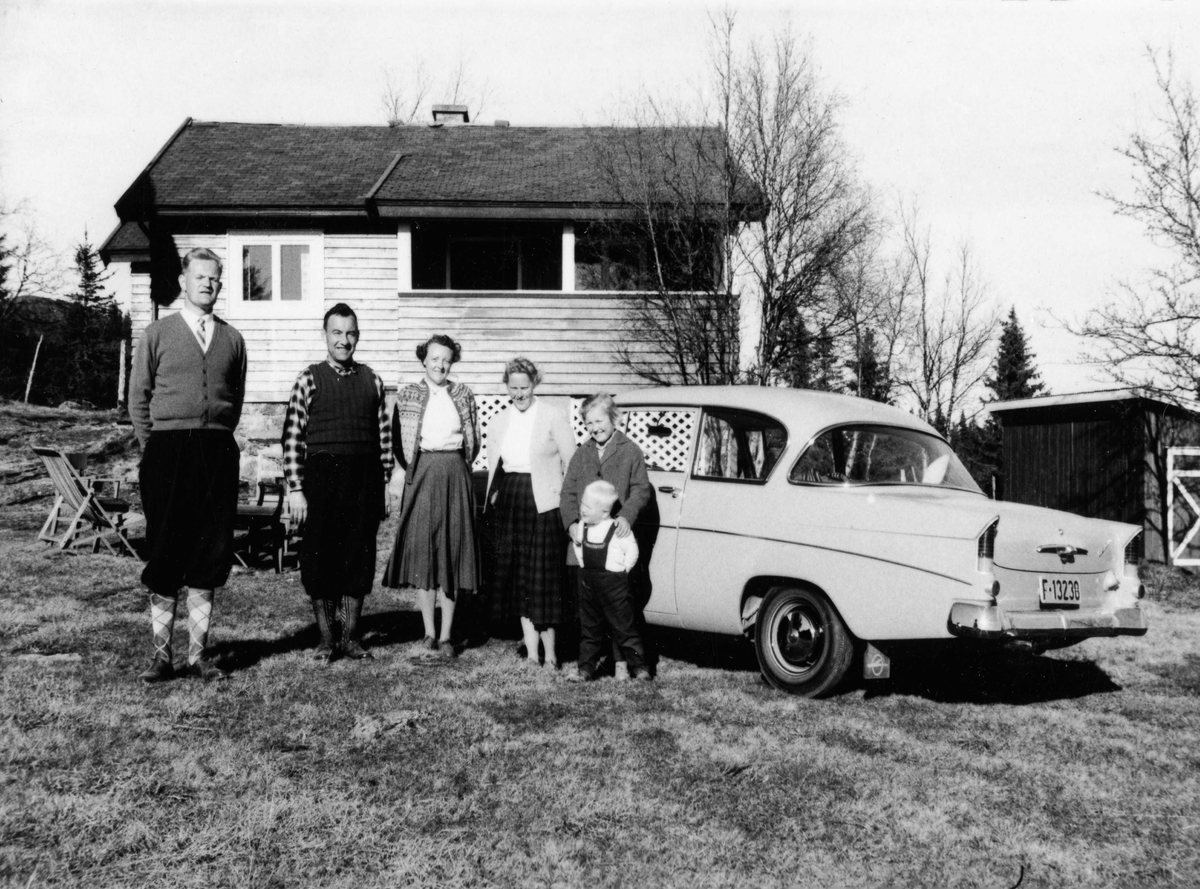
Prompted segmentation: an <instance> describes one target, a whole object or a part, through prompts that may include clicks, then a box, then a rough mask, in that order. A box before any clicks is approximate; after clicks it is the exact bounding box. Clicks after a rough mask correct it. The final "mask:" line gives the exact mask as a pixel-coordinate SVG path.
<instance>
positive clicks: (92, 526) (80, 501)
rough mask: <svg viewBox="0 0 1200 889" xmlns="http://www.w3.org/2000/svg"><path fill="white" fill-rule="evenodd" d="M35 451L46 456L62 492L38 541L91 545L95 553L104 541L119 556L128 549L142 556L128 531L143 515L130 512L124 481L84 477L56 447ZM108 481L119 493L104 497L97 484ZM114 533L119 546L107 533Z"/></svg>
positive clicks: (60, 545) (62, 546)
mask: <svg viewBox="0 0 1200 889" xmlns="http://www.w3.org/2000/svg"><path fill="white" fill-rule="evenodd" d="M33 452H34V453H35V454H37V455H38V456H39V457H41V458H42V462H43V463H44V464H45V465H46V471H47V472H48V473H49V474H50V480H51V481H52V482H54V490H55V491H56V492H57V494H58V498H57V499H56V500H55V501H54V506H52V507H51V508H50V515H48V516H47V517H46V524H44V525H42V530H41V533H39V534H38V540H45V541H47V542H49V543H53V544H55V545H56V546H57V547H58V548H59V549H62V550H65V549H68V548H71V547H77V546H86V545H88V544H91V547H92V552H94V553H96V552H99V551H100V546H101V544H103V545H104V546H106V547H107V548H108V551H109V552H110V553H112V554H113V555H118V556H119V555H121V554H122V552H123V551H124V552H127V553H129V555H131V556H133V557H134V558H135V559H136V558H138V554H137V552H136V551H135V550H134V548H133V546H132V545H131V544H130V543H129V538H128V537H126V536H125V531H126V530H127V529H128V528H129V526H130V525H133V524H136V523H137V522H140V521H142V520H143V517H142V516H140V515H138V514H137V513H133V512H130V511H129V501H127V500H121V499H120V497H119V495H120V493H121V483H120V481H118V480H117V479H93V478H84V477H83V476H81V475H80V474H79V472H78V471H76V469H75V467H74V466H72V465H71V461H70V460H68V459H67V455H66V454H64V453H63V452H62V451H58V450H55V449H54V448H34V449H33ZM105 482H107V483H111V484H114V485H115V486H116V490H115V491H114V494H116V495H118V496H115V497H101V496H100V495H99V494H98V493H97V491H96V489H95V485H97V484H102V483H105ZM64 529H65V530H64ZM110 533H111V534H115V535H116V536H117V541H118V546H117V547H114V546H113V544H112V543H111V542H110V541H109V539H108V536H107V535H109V534H110Z"/></svg>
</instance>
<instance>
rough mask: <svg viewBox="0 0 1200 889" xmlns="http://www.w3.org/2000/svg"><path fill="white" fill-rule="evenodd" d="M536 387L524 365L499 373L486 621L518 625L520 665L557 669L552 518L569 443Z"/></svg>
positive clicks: (534, 374) (563, 421) (558, 415)
mask: <svg viewBox="0 0 1200 889" xmlns="http://www.w3.org/2000/svg"><path fill="white" fill-rule="evenodd" d="M539 382H541V376H540V375H539V374H538V369H537V367H536V366H535V365H534V363H533V362H532V361H530V360H529V359H528V358H514V359H513V360H512V361H510V362H508V365H507V366H506V367H505V368H504V385H505V386H507V387H508V396H509V398H511V399H512V405H511V406H510V407H506V408H505V409H504V410H502V411H501V412H500V413H499V414H497V415H496V416H495V417H494V418H493V419H492V421H491V423H490V424H489V428H488V438H487V458H488V487H487V491H488V493H487V500H486V501H485V509H486V510H488V511H490V512H491V513H492V515H491V526H492V552H493V554H494V557H493V562H492V583H491V587H492V619H493V621H495V622H497V623H502V622H505V621H509V620H512V618H514V617H520V619H521V630H522V634H523V636H524V638H525V650H526V653H527V657H528V659H529V660H530V661H531V662H532V663H534V664H537V663H539V660H540V659H539V657H538V642H539V639H540V641H541V643H542V646H543V648H544V649H545V658H546V663H547V664H549V665H551V666H553V667H557V666H558V653H557V651H556V649H555V627H556V626H557V625H558V624H560V623H561V622H562V621H563V617H564V615H563V585H564V583H565V575H566V570H565V561H564V557H565V554H566V546H567V537H566V533H565V532H564V531H563V527H562V520H561V519H560V517H559V512H558V500H559V494H560V492H561V490H562V480H563V475H564V474H566V471H567V464H569V463H570V462H571V455H572V454H574V453H575V436H574V435H573V434H572V433H571V424H570V422H569V421H568V420H567V413H566V411H565V410H564V409H563V408H561V407H560V406H558V405H556V404H554V403H552V402H548V401H546V400H544V399H542V398H538V397H537V396H535V395H534V390H535V389H536V388H537V385H538V383H539Z"/></svg>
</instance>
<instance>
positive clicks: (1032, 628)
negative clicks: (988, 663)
mask: <svg viewBox="0 0 1200 889" xmlns="http://www.w3.org/2000/svg"><path fill="white" fill-rule="evenodd" d="M947 629H948V630H949V631H950V632H951V633H952V634H953V635H955V636H962V637H964V638H967V639H1038V638H1047V637H1049V638H1062V637H1072V638H1078V639H1082V638H1086V637H1088V636H1141V635H1144V634H1145V633H1146V630H1147V629H1149V627H1148V626H1147V624H1146V615H1145V613H1144V612H1143V611H1142V610H1141V609H1140V608H1118V609H1115V610H1113V611H1074V610H1070V609H1061V610H1054V611H1040V610H1039V611H1004V610H1003V609H1002V608H1000V607H999V606H998V605H973V604H971V603H969V602H957V603H955V604H954V605H953V606H952V607H951V608H950V618H949V620H948V621H947Z"/></svg>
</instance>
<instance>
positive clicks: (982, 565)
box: [975, 519, 1000, 574]
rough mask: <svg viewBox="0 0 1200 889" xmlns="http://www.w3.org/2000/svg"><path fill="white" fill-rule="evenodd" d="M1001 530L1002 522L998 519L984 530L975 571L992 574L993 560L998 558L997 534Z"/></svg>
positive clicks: (980, 539) (980, 538)
mask: <svg viewBox="0 0 1200 889" xmlns="http://www.w3.org/2000/svg"><path fill="white" fill-rule="evenodd" d="M999 528H1000V520H999V519H996V520H994V521H993V522H992V523H991V524H990V525H988V526H987V527H986V528H984V530H983V533H982V534H980V535H979V550H978V559H977V560H976V562H975V570H976V571H978V572H979V573H980V574H991V573H992V560H993V559H995V557H996V532H997V530H999Z"/></svg>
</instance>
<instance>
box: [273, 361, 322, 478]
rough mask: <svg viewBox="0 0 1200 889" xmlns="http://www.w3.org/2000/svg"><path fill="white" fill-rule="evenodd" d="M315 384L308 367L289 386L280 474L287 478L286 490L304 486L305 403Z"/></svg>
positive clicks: (306, 409) (308, 401) (306, 414)
mask: <svg viewBox="0 0 1200 889" xmlns="http://www.w3.org/2000/svg"><path fill="white" fill-rule="evenodd" d="M315 385H316V381H315V380H314V379H313V375H312V371H311V370H309V369H308V368H305V369H304V370H303V371H301V372H300V376H298V377H296V382H295V384H294V385H293V386H292V394H291V397H290V398H289V399H288V406H287V413H285V414H284V417H283V438H282V439H281V441H282V444H283V477H284V478H285V479H286V480H287V487H288V491H301V490H303V489H304V456H305V451H306V447H305V443H304V437H305V433H306V432H307V431H308V406H309V404H310V403H311V401H312V393H313V389H314V388H315Z"/></svg>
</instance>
